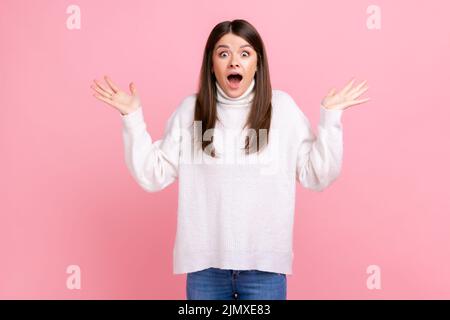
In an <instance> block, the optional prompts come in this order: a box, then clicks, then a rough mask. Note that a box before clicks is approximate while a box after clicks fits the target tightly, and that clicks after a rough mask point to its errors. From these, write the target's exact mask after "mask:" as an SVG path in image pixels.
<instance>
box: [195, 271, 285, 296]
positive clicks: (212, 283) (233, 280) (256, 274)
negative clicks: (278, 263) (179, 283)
mask: <svg viewBox="0 0 450 320" xmlns="http://www.w3.org/2000/svg"><path fill="white" fill-rule="evenodd" d="M186 295H187V300H286V274H284V273H277V272H268V271H260V270H231V269H219V268H207V269H204V270H200V271H195V272H188V273H187V276H186Z"/></svg>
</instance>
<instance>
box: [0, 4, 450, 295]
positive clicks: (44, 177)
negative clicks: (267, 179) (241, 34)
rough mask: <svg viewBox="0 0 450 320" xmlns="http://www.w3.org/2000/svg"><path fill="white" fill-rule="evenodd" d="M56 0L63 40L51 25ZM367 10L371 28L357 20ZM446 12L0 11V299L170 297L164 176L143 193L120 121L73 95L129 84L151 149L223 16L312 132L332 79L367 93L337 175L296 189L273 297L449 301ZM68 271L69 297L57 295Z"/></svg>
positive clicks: (241, 7)
mask: <svg viewBox="0 0 450 320" xmlns="http://www.w3.org/2000/svg"><path fill="white" fill-rule="evenodd" d="M71 4H76V5H78V6H79V7H80V8H81V29H80V30H69V29H68V28H67V27H66V20H67V18H68V17H69V14H67V13H66V8H67V7H68V6H69V5H71ZM371 4H376V5H378V6H380V8H381V29H380V30H369V29H368V28H367V27H366V20H367V18H368V16H369V14H367V13H366V9H367V7H368V6H370V5H371ZM449 14H450V2H448V1H446V0H441V1H436V0H430V1H420V2H418V1H417V2H411V1H406V0H402V1H387V0H378V1H376V2H375V3H373V2H372V1H361V0H346V1H331V0H329V1H324V0H321V1H270V2H269V1H265V2H262V1H256V0H249V1H210V0H208V1H207V0H203V1H168V0H164V1H163V0H158V1H144V0H139V1H138V0H127V1H122V0H121V1H117V0H116V1H110V0H108V1H106V0H101V1H100V0H96V1H87V0H78V1H76V2H73V1H62V0H53V1H50V0H41V1H32V0H27V1H25V0H20V1H18V0H14V1H13V0H8V1H7V0H3V1H1V2H0V40H1V46H2V49H1V50H0V56H1V59H0V90H1V95H0V106H1V111H2V114H1V117H0V121H1V122H0V148H1V149H0V152H1V155H2V156H1V158H0V170H1V171H0V173H1V178H0V181H1V182H0V192H1V193H0V194H1V202H0V298H3V299H11V298H23V299H29V298H41V299H49V298H56V299H118V298H120V299H185V275H179V276H175V275H173V274H172V249H173V243H174V239H175V231H176V229H175V227H176V209H177V191H178V186H177V183H174V184H172V185H171V186H169V187H168V188H167V189H165V190H163V191H161V192H158V193H146V192H145V191H144V190H143V189H141V188H140V187H139V186H138V185H137V184H136V183H135V182H134V181H133V180H132V177H131V175H130V173H129V172H128V171H127V168H126V166H125V162H124V152H123V143H122V136H121V130H122V124H121V119H120V114H119V113H118V111H116V110H115V109H113V108H111V107H109V106H107V105H106V104H104V103H102V102H100V101H98V100H96V99H95V98H94V97H93V96H92V90H91V89H90V85H91V83H92V81H93V79H94V78H95V79H101V78H102V76H103V75H104V74H108V75H110V76H111V78H112V79H113V80H114V81H115V82H116V83H117V84H118V85H119V86H120V87H122V88H124V89H127V90H128V84H129V82H131V81H134V82H135V83H136V86H137V90H138V91H139V94H140V96H141V99H142V101H143V106H144V116H145V119H146V122H147V126H148V130H149V133H150V134H151V135H152V137H153V138H154V139H159V138H160V137H161V136H162V133H163V129H164V126H165V124H166V121H167V119H168V117H169V115H170V114H171V113H172V111H173V110H174V108H175V107H176V106H177V105H178V103H179V102H180V101H181V100H182V99H183V98H184V97H185V96H187V95H190V94H192V93H194V92H195V91H196V89H197V82H198V75H199V70H200V64H201V58H202V53H203V51H202V50H203V47H204V44H205V42H206V39H207V36H208V35H209V32H210V31H211V29H212V28H213V27H214V26H215V25H216V24H217V23H219V22H221V21H224V20H232V19H237V18H243V19H246V20H248V21H249V22H250V23H252V24H253V25H254V26H255V27H256V28H257V29H258V31H259V32H260V34H261V36H262V37H263V40H264V42H265V45H266V50H267V53H268V57H269V67H270V73H271V80H272V85H273V88H275V89H281V90H284V91H286V92H288V93H289V94H291V95H292V96H293V98H294V99H295V101H296V102H297V104H298V105H299V106H300V108H301V109H302V110H303V111H304V113H305V114H306V115H307V116H308V118H309V119H310V121H311V123H312V125H313V127H314V130H315V131H316V130H317V123H318V120H319V103H320V100H321V99H322V97H323V96H324V95H325V94H326V93H327V92H328V90H329V89H330V88H331V87H332V86H336V87H338V88H341V87H342V86H343V85H345V84H346V83H347V82H348V81H349V80H350V78H351V77H352V76H355V77H356V79H357V80H358V81H362V80H364V79H367V80H368V84H369V91H368V92H367V93H366V94H365V95H364V97H370V98H371V101H370V102H368V103H365V104H363V105H359V106H354V107H352V108H350V109H347V110H346V111H345V112H344V115H343V124H344V162H343V168H342V173H341V176H340V177H339V179H338V180H337V181H335V182H334V183H333V184H332V185H331V186H330V187H329V188H328V189H326V190H325V191H324V192H322V193H316V192H313V191H308V190H306V189H304V188H302V187H301V186H300V185H299V184H298V188H297V205H296V220H295V227H294V232H295V237H294V249H295V258H294V270H293V275H292V276H289V277H288V299H316V298H319V299H350V298H355V299H392V298H404V299H431V298H441V299H443V298H446V299H448V298H450V250H449V244H450V232H449V231H450V197H449V192H448V187H447V186H448V185H447V181H448V180H449V178H450V174H449V170H448V167H449V163H450V152H449V145H450V144H449V142H448V137H450V126H449V124H448V122H449V120H448V119H449V118H450V105H449V101H450V90H449V85H450V60H449V57H450V19H449V18H448V16H449ZM73 264H74V265H79V266H80V268H81V285H82V288H81V290H69V289H67V287H66V279H67V277H68V276H69V275H68V274H66V268H67V266H69V265H73ZM369 265H378V266H379V267H380V268H381V285H382V288H381V289H380V290H369V289H368V288H367V286H366V279H367V277H368V276H369V275H368V274H367V273H366V268H367V267H368V266H369Z"/></svg>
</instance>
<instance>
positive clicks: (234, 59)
mask: <svg viewBox="0 0 450 320" xmlns="http://www.w3.org/2000/svg"><path fill="white" fill-rule="evenodd" d="M233 66H236V67H239V63H238V60H237V59H236V57H235V56H234V55H233V56H232V58H231V61H230V67H233Z"/></svg>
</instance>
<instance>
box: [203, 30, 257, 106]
mask: <svg viewBox="0 0 450 320" xmlns="http://www.w3.org/2000/svg"><path fill="white" fill-rule="evenodd" d="M212 61H213V66H212V69H213V72H214V74H215V76H216V79H217V82H218V83H219V85H220V87H221V88H222V89H223V91H225V93H226V94H227V95H229V96H230V97H232V98H237V97H239V96H240V95H242V94H243V93H244V92H245V90H247V88H248V87H249V85H250V83H251V82H252V80H253V77H254V76H255V72H256V66H257V53H256V51H255V50H254V49H253V47H252V46H251V45H250V44H249V43H248V42H247V41H245V40H244V39H243V38H241V37H239V36H236V35H234V34H232V33H227V34H226V35H224V36H222V38H220V39H219V41H218V42H217V43H216V45H215V47H214V51H213V59H212ZM236 73H237V74H240V75H241V77H239V76H238V77H229V76H230V74H236ZM239 79H240V80H239Z"/></svg>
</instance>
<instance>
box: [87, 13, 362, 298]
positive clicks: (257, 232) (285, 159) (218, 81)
mask: <svg viewBox="0 0 450 320" xmlns="http://www.w3.org/2000/svg"><path fill="white" fill-rule="evenodd" d="M105 81H106V84H107V86H106V85H102V84H100V83H99V82H97V81H95V80H94V82H95V84H94V85H93V86H92V88H93V89H94V90H95V91H96V93H95V94H94V95H95V97H97V98H98V99H99V100H101V101H104V102H106V103H107V104H109V105H111V106H112V107H114V108H116V109H117V110H118V111H120V113H121V115H122V121H123V141H124V147H125V160H126V165H127V167H128V169H129V170H130V173H131V174H132V176H133V178H134V179H135V180H136V182H137V183H138V184H139V185H140V186H141V187H142V188H144V189H145V190H147V191H149V192H155V191H159V190H162V189H164V188H165V187H167V186H168V185H170V184H171V183H172V182H174V181H175V180H176V179H177V178H179V179H178V180H179V198H178V220H177V232H176V240H175V246H174V251H173V258H174V266H173V267H174V273H175V274H181V273H187V280H186V294H187V298H188V299H286V275H287V274H292V262H293V257H294V255H293V250H292V249H293V248H292V229H293V222H294V207H295V187H296V181H298V182H300V183H301V184H302V185H303V186H304V187H306V188H308V189H311V190H315V191H321V190H323V189H324V188H325V187H327V186H328V185H330V184H331V183H332V182H333V181H334V180H335V179H336V178H337V177H338V175H339V173H340V169H341V163H342V154H343V136H342V122H341V116H342V112H343V110H344V109H346V108H348V107H350V106H353V105H356V104H361V103H364V102H366V101H368V100H369V99H361V100H357V99H358V97H359V96H361V95H362V94H363V93H364V92H365V91H366V90H367V89H368V87H367V85H365V83H366V81H364V82H362V83H360V84H359V85H357V86H356V87H354V86H353V84H354V80H352V81H350V82H349V83H348V84H347V85H346V86H345V87H344V88H343V89H342V90H340V91H339V92H337V90H336V89H332V90H331V91H330V92H329V93H328V94H327V95H326V96H325V97H324V98H323V100H322V101H321V105H320V123H319V127H318V135H317V136H316V135H315V134H314V133H313V131H312V130H311V126H310V124H309V121H308V119H307V117H306V116H305V115H304V114H303V112H302V111H301V110H300V109H299V107H298V106H297V105H296V103H295V102H294V100H293V99H292V97H291V96H290V95H289V94H287V93H286V92H284V91H281V90H272V86H271V83H270V76H269V68H268V61H267V55H266V51H265V48H264V44H263V42H262V39H261V37H260V35H259V34H258V32H257V31H256V29H255V28H254V27H253V26H252V25H251V24H250V23H248V22H247V21H245V20H233V21H225V22H222V23H219V24H218V25H216V26H215V27H214V29H213V30H212V32H211V34H210V35H209V38H208V40H207V43H206V46H205V49H204V55H203V62H202V67H201V74H200V83H199V88H198V92H197V93H196V94H192V95H189V96H187V97H185V98H184V99H183V100H182V101H181V103H180V104H179V106H178V107H177V108H176V110H175V111H174V112H173V113H172V115H171V117H170V118H169V120H168V122H167V125H166V128H165V132H164V136H163V138H162V139H160V140H157V141H153V139H152V138H151V136H150V135H149V133H148V132H147V130H146V123H145V122H144V117H143V109H142V105H141V102H140V99H139V97H138V93H137V90H136V87H135V85H134V83H130V91H131V94H128V93H126V92H124V91H122V90H120V88H118V87H117V86H116V85H115V84H114V83H113V82H112V81H111V79H109V78H108V77H105ZM199 127H200V129H199ZM238 144H239V145H240V146H242V148H239V147H238ZM193 157H194V158H193Z"/></svg>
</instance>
